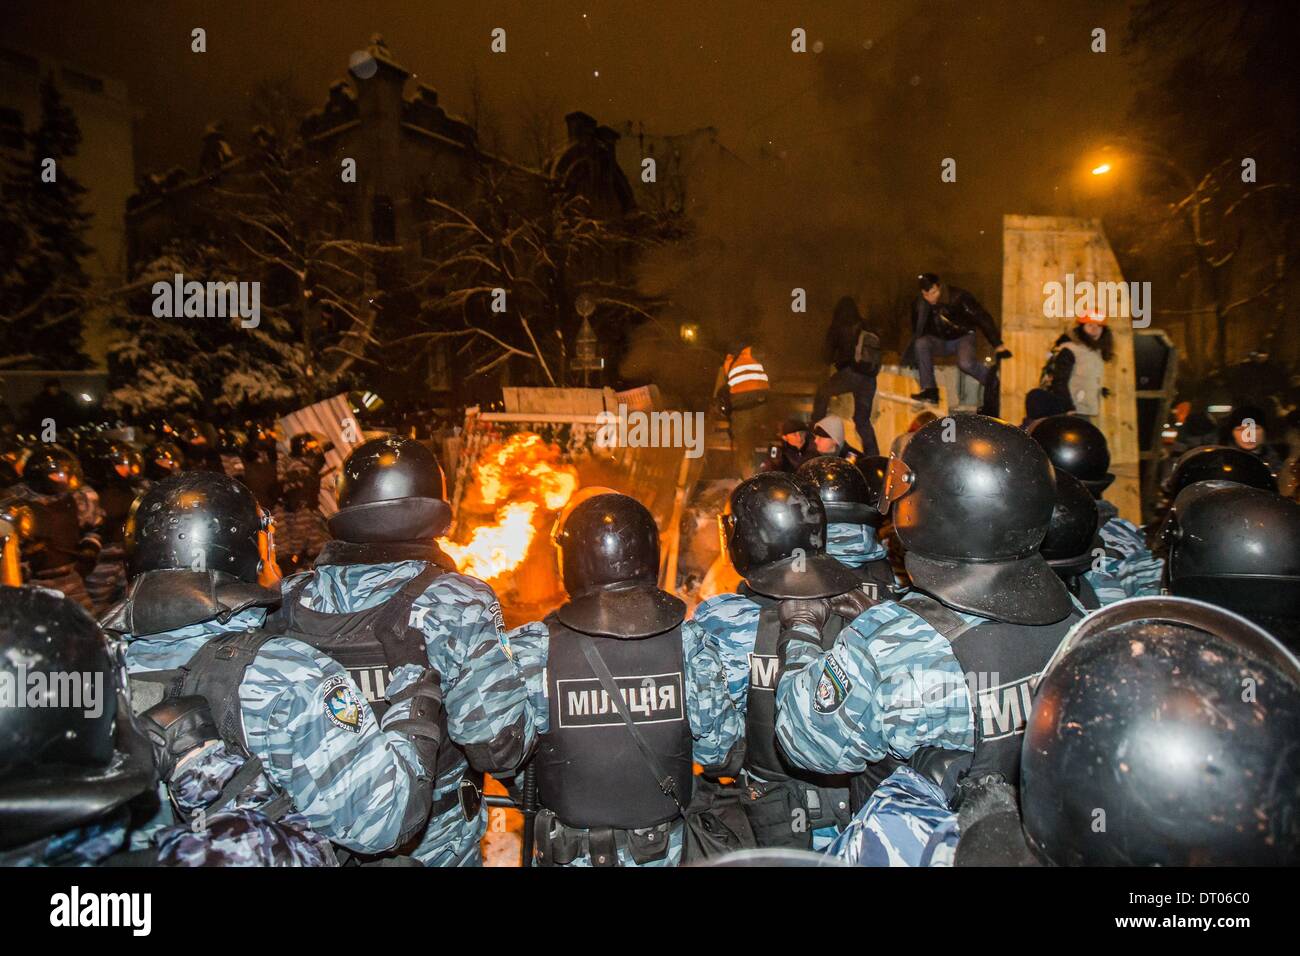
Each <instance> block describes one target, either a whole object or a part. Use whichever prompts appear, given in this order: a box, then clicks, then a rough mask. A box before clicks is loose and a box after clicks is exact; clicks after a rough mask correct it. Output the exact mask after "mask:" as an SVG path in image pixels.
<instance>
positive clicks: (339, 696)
mask: <svg viewBox="0 0 1300 956" xmlns="http://www.w3.org/2000/svg"><path fill="white" fill-rule="evenodd" d="M321 703H322V705H323V706H324V708H325V716H326V717H328V718H329V719H330V723H332V724H334V726H336V727H339V728H341V729H343V730H346V731H348V732H349V733H354V734H359V733H361V729H362V728H363V727H365V725H366V719H367V718H368V717H369V716H370V708H369V707H367V706H366V704H365V701H363V700H362V699H361V696H360V695H359V694H358V693H357V692H356V691H355V690H353V689H352V685H351V684H349V683H348V679H347V677H346V676H344V675H342V674H337V675H335V676H334V677H331V678H330V679H329V680H327V681H325V683H324V685H323V686H322V687H321Z"/></svg>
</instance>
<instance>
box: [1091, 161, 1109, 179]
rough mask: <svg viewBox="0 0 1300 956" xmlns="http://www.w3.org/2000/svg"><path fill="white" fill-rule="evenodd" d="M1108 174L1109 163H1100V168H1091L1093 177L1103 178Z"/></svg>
mask: <svg viewBox="0 0 1300 956" xmlns="http://www.w3.org/2000/svg"><path fill="white" fill-rule="evenodd" d="M1108 172H1110V163H1102V164H1101V165H1100V166H1095V167H1093V170H1092V174H1093V175H1094V176H1105V175H1106V174H1107V173H1108Z"/></svg>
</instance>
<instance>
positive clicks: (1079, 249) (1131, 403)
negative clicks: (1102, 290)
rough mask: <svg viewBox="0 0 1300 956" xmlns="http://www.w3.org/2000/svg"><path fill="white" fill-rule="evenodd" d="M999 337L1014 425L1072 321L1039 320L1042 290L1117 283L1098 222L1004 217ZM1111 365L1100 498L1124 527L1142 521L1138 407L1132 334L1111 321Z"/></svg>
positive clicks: (1006, 410)
mask: <svg viewBox="0 0 1300 956" xmlns="http://www.w3.org/2000/svg"><path fill="white" fill-rule="evenodd" d="M1002 252H1003V259H1002V337H1003V339H1004V340H1005V342H1006V345H1007V347H1008V348H1009V349H1011V351H1012V352H1013V353H1014V355H1013V357H1012V358H1011V359H1010V360H1008V361H1005V362H1003V363H1002V411H1003V417H1004V418H1006V419H1008V420H1009V421H1019V420H1020V418H1021V417H1022V415H1023V412H1024V407H1025V406H1024V402H1025V393H1026V392H1027V391H1028V390H1029V389H1031V388H1034V387H1036V386H1037V385H1038V380H1039V376H1040V374H1041V372H1042V368H1043V363H1044V362H1045V361H1046V359H1047V355H1048V353H1049V352H1050V351H1051V348H1052V344H1053V343H1054V342H1055V341H1056V339H1057V337H1058V336H1059V335H1060V334H1061V333H1062V332H1064V331H1066V330H1067V329H1069V328H1071V327H1072V326H1073V324H1074V320H1073V319H1072V318H1053V317H1049V316H1047V315H1045V314H1044V313H1045V309H1044V293H1043V287H1044V285H1045V284H1046V283H1048V282H1061V283H1064V282H1065V281H1066V275H1067V274H1069V273H1072V274H1073V275H1074V279H1075V281H1076V282H1079V281H1083V280H1087V281H1090V282H1122V281H1123V280H1124V277H1123V275H1122V274H1121V273H1120V269H1119V263H1118V261H1116V259H1115V254H1114V252H1112V251H1111V248H1110V243H1109V242H1107V240H1106V236H1105V233H1104V232H1103V231H1102V228H1101V222H1100V221H1099V220H1096V219H1074V218H1069V217H1058V216H1004V217H1003V221H1002ZM1109 324H1110V327H1111V331H1112V333H1113V334H1114V336H1115V358H1114V360H1113V361H1111V362H1109V363H1107V365H1106V372H1105V378H1104V383H1105V385H1106V387H1107V388H1109V389H1110V395H1109V397H1107V398H1105V399H1103V401H1102V408H1101V415H1100V417H1099V420H1098V422H1097V426H1098V427H1099V428H1100V429H1101V430H1102V432H1104V433H1105V435H1106V440H1107V442H1108V443H1109V445H1110V459H1111V471H1113V472H1114V473H1115V483H1114V484H1113V485H1112V486H1111V488H1110V490H1108V491H1107V492H1106V497H1107V498H1108V499H1109V500H1110V501H1112V502H1114V503H1115V505H1116V507H1118V508H1119V512H1120V514H1121V515H1122V516H1124V517H1125V518H1128V519H1129V520H1130V521H1134V522H1138V521H1140V520H1141V494H1140V488H1139V484H1138V481H1139V478H1138V457H1139V456H1138V452H1139V449H1138V435H1137V402H1136V399H1135V396H1134V389H1135V382H1134V375H1133V329H1132V326H1131V324H1130V323H1129V322H1128V321H1127V320H1126V319H1124V318H1122V317H1111V319H1110V320H1109Z"/></svg>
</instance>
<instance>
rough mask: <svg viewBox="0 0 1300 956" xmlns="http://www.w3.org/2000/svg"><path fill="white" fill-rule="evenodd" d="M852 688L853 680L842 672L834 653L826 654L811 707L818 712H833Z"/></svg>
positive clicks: (838, 707) (842, 669)
mask: <svg viewBox="0 0 1300 956" xmlns="http://www.w3.org/2000/svg"><path fill="white" fill-rule="evenodd" d="M852 689H853V682H852V681H850V680H849V675H848V674H846V673H844V668H843V667H841V666H840V662H839V661H837V660H836V659H835V655H834V654H827V655H826V663H825V664H824V665H823V666H822V676H821V679H820V680H819V681H817V696H816V700H814V701H813V709H814V710H816V711H817V713H819V714H833V713H834V712H835V711H837V710H839V709H840V707H841V706H842V705H843V703H844V701H845V699H846V698H847V697H848V696H849V691H851V690H852Z"/></svg>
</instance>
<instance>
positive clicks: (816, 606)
mask: <svg viewBox="0 0 1300 956" xmlns="http://www.w3.org/2000/svg"><path fill="white" fill-rule="evenodd" d="M777 616H778V617H779V618H780V620H781V632H782V633H783V634H784V633H785V632H787V631H793V630H794V628H795V626H796V625H798V626H799V627H800V628H801V631H800V633H802V634H803V635H804V637H805V639H806V640H810V641H815V640H817V638H816V637H814V636H812V635H810V634H808V633H807V632H808V631H812V632H813V634H820V633H821V631H822V628H823V627H825V626H826V621H827V620H828V619H829V618H830V616H831V602H830V601H829V600H828V599H826V598H812V599H805V598H786V599H785V600H784V601H782V602H781V604H780V607H779V608H778V609H777ZM790 636H791V637H793V636H794V635H793V634H791V635H790Z"/></svg>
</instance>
